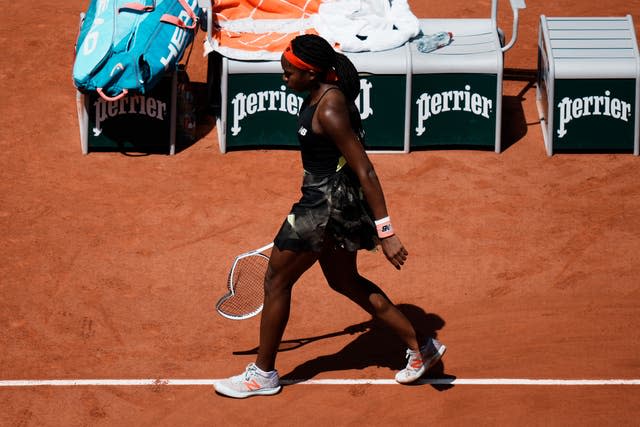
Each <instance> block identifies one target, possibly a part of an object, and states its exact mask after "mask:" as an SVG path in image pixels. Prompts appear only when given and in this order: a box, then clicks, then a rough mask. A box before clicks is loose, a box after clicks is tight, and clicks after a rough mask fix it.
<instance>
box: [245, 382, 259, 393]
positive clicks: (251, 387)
mask: <svg viewBox="0 0 640 427" xmlns="http://www.w3.org/2000/svg"><path fill="white" fill-rule="evenodd" d="M244 385H245V386H247V388H248V389H249V390H250V391H254V390H259V389H260V388H262V386H261V385H260V384H258V382H257V381H256V380H251V381H245V382H244Z"/></svg>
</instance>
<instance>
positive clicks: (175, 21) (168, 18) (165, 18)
mask: <svg viewBox="0 0 640 427" xmlns="http://www.w3.org/2000/svg"><path fill="white" fill-rule="evenodd" d="M178 2H180V4H181V5H182V8H183V9H184V10H185V12H187V14H188V15H189V18H191V21H192V23H191V25H187V24H185V22H184V21H183V20H182V19H180V18H178V17H177V16H173V15H169V14H167V13H165V14H164V15H162V17H161V18H160V21H162V22H166V23H168V24H172V25H175V26H176V27H180V28H185V29H189V30H193V29H194V28H195V27H196V25H198V16H197V15H196V14H195V12H194V11H193V9H191V6H189V4H187V2H186V1H185V0H178Z"/></svg>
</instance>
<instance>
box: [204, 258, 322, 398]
mask: <svg viewBox="0 0 640 427" xmlns="http://www.w3.org/2000/svg"><path fill="white" fill-rule="evenodd" d="M317 259H318V254H317V253H314V252H293V251H280V250H279V249H278V248H277V247H274V248H273V249H272V252H271V257H270V259H269V266H268V268H267V273H266V276H265V282H264V290H265V296H264V306H263V309H262V318H261V320H260V348H259V350H258V357H257V359H256V363H251V364H249V365H248V366H247V368H246V370H245V371H244V372H243V373H242V374H240V375H236V376H233V377H230V378H227V379H225V380H221V381H218V382H216V384H215V388H216V391H217V392H218V393H220V394H223V395H225V396H229V397H236V398H245V397H250V396H256V395H271V394H276V393H278V392H279V391H280V389H281V386H280V378H279V376H278V372H277V371H276V370H275V367H274V365H275V360H276V354H277V351H278V346H279V345H280V341H281V340H282V334H283V333H284V329H285V327H286V326H287V322H288V320H289V310H290V304H291V289H292V288H293V285H294V284H295V282H296V281H297V280H298V278H300V276H301V275H302V273H304V272H305V271H306V270H307V269H309V267H311V266H312V265H313V263H314V262H316V260H317Z"/></svg>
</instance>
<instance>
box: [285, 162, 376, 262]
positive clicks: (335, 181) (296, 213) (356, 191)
mask: <svg viewBox="0 0 640 427" xmlns="http://www.w3.org/2000/svg"><path fill="white" fill-rule="evenodd" d="M327 238H329V239H331V243H332V244H334V245H336V246H338V247H341V248H344V249H346V250H348V251H356V250H358V249H373V248H375V247H376V245H377V243H378V237H377V234H376V227H375V224H374V222H373V219H372V217H371V215H370V213H369V207H368V205H367V203H366V201H365V200H364V196H363V194H362V190H361V188H360V185H359V183H358V180H357V177H356V176H355V175H354V173H353V172H352V171H351V169H349V167H348V166H344V167H342V168H341V169H340V170H339V171H337V172H336V173H334V174H333V175H329V176H324V177H317V176H314V175H312V174H311V173H309V172H306V171H305V173H304V178H303V182H302V197H301V199H300V200H299V201H298V202H297V203H295V204H294V205H293V207H292V208H291V212H290V213H289V215H288V216H287V219H286V220H285V221H284V223H283V224H282V227H281V228H280V231H279V232H278V234H277V236H276V238H275V241H274V242H275V245H276V246H277V247H278V249H280V250H292V251H296V252H298V251H314V252H320V251H321V250H322V248H323V246H324V243H325V240H326V239H327Z"/></svg>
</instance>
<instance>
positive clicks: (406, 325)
mask: <svg viewBox="0 0 640 427" xmlns="http://www.w3.org/2000/svg"><path fill="white" fill-rule="evenodd" d="M356 258H357V253H356V252H348V251H346V250H344V249H340V248H337V249H334V248H332V249H327V250H325V251H324V252H323V253H322V254H321V256H320V266H321V267H322V271H323V273H324V275H325V277H326V278H327V281H328V282H329V286H331V288H332V289H334V290H335V291H337V292H339V293H341V294H343V295H345V296H346V297H348V298H349V299H351V300H352V301H354V302H355V303H356V304H358V305H359V306H360V307H362V308H363V309H365V310H366V311H367V312H369V313H370V314H371V315H373V316H375V317H377V318H378V319H380V320H382V321H383V322H384V323H386V324H387V325H388V326H389V327H390V328H391V329H392V330H393V331H395V333H396V334H398V336H399V337H400V338H401V339H402V340H403V341H404V342H405V343H406V345H407V347H408V349H407V366H406V367H405V368H404V369H403V370H401V371H400V372H398V373H397V374H396V381H398V382H400V383H405V384H406V383H411V382H414V381H416V380H417V379H419V378H420V377H421V376H422V375H423V374H424V373H425V372H426V371H427V370H428V369H429V368H431V367H432V366H433V365H435V364H436V363H437V362H438V360H440V358H441V357H442V355H443V354H444V352H445V350H446V347H445V346H444V345H442V344H441V343H440V342H439V341H438V340H436V339H434V338H428V339H426V340H424V341H421V342H419V341H418V340H419V338H418V337H417V336H416V332H415V329H414V328H413V325H412V324H411V322H410V321H409V319H407V317H406V316H405V315H404V314H403V313H402V312H401V311H400V310H398V308H397V307H396V306H395V305H393V304H392V303H391V301H390V300H389V298H387V296H386V295H385V294H384V292H383V291H382V290H381V289H380V288H379V287H378V286H376V285H375V284H374V283H372V282H370V281H369V280H367V279H366V278H364V277H362V276H361V275H360V274H359V273H358V268H357V260H356Z"/></svg>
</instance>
